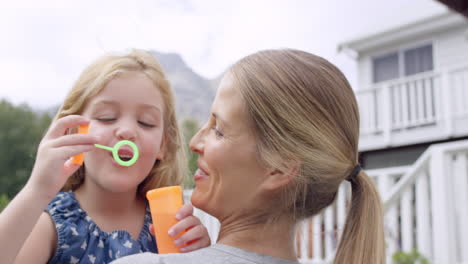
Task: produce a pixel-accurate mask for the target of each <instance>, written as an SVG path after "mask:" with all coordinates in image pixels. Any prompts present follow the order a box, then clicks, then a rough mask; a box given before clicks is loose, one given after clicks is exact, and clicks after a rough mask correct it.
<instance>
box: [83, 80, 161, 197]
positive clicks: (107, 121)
mask: <svg viewBox="0 0 468 264" xmlns="http://www.w3.org/2000/svg"><path fill="white" fill-rule="evenodd" d="M163 109H164V102H163V99H162V96H161V93H160V91H159V89H158V88H157V87H155V85H154V84H153V82H152V81H151V80H150V79H149V78H148V77H146V75H144V74H143V73H139V72H128V73H124V74H122V75H119V76H117V77H116V78H114V79H113V80H111V81H110V82H109V83H108V84H107V85H106V86H105V87H104V89H103V90H102V91H101V92H100V93H99V94H98V95H97V96H95V97H93V98H92V99H91V100H90V101H89V102H88V104H87V105H86V107H85V109H84V111H83V116H86V117H88V118H89V119H91V123H90V127H89V131H90V133H92V134H94V135H99V136H100V138H101V142H100V144H101V145H105V146H109V147H113V146H114V145H115V144H116V143H117V142H119V141H121V140H130V141H132V142H134V143H135V144H136V145H137V146H138V149H139V152H140V157H139V159H138V160H137V161H136V163H135V164H134V165H132V166H129V167H125V166H122V165H119V164H118V163H117V162H116V161H115V160H114V158H113V156H112V153H111V152H110V151H107V150H103V149H98V148H96V149H95V150H93V151H91V152H89V153H87V154H86V156H85V166H86V179H85V181H86V184H89V183H92V184H95V185H97V186H100V188H102V189H106V190H109V191H113V192H123V191H132V190H135V188H136V187H137V186H138V184H140V183H141V182H142V181H143V180H144V179H145V178H146V176H147V175H148V174H149V172H150V170H151V169H152V168H153V166H154V163H155V161H156V159H160V158H162V156H163V150H162V149H161V145H162V140H163V131H164V129H163V128H164V122H163V121H164V119H163ZM133 154H134V153H133V150H132V149H131V148H130V147H129V146H128V145H124V146H123V147H121V148H120V149H119V156H120V157H121V159H123V160H126V159H129V158H131V157H132V156H133Z"/></svg>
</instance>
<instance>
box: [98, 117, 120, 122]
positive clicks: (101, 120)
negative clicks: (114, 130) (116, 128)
mask: <svg viewBox="0 0 468 264" xmlns="http://www.w3.org/2000/svg"><path fill="white" fill-rule="evenodd" d="M96 120H97V121H99V122H103V123H110V122H113V121H115V120H116V118H96Z"/></svg>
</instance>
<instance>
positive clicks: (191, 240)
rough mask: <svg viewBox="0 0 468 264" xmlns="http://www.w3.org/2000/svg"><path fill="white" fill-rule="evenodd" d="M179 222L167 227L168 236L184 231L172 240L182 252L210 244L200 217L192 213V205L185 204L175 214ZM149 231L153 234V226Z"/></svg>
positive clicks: (175, 235) (174, 235)
mask: <svg viewBox="0 0 468 264" xmlns="http://www.w3.org/2000/svg"><path fill="white" fill-rule="evenodd" d="M176 218H177V220H179V222H178V223H177V224H175V225H174V226H173V227H171V229H169V232H168V233H169V236H171V237H177V236H178V235H179V234H180V233H181V232H183V231H185V233H184V234H182V235H181V236H180V237H177V239H176V240H174V244H175V245H176V246H178V247H181V246H182V247H181V248H180V250H181V251H182V252H189V251H193V250H197V249H200V248H204V247H208V246H209V245H211V239H210V236H209V235H208V230H207V229H206V227H205V226H204V225H202V223H201V221H200V219H198V217H196V216H194V215H193V206H192V205H191V204H185V205H184V206H182V208H180V210H179V211H178V212H177V214H176ZM149 229H150V232H151V234H153V235H154V227H153V225H150V228H149Z"/></svg>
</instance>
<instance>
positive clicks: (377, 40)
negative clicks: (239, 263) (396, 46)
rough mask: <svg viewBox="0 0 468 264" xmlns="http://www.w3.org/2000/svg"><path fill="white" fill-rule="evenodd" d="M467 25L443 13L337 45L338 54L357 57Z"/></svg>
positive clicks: (459, 19)
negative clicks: (377, 49) (375, 49)
mask: <svg viewBox="0 0 468 264" xmlns="http://www.w3.org/2000/svg"><path fill="white" fill-rule="evenodd" d="M462 25H467V26H468V20H467V19H466V18H465V17H463V16H462V15H459V14H456V13H453V12H449V11H447V12H444V13H442V14H438V15H435V16H431V17H429V18H425V19H423V20H419V21H415V22H411V23H408V24H405V25H401V26H398V27H396V28H392V29H390V30H386V31H383V32H379V33H376V34H372V35H368V36H364V37H361V38H358V39H354V40H351V41H347V42H344V43H341V44H339V45H338V52H340V51H346V52H349V53H353V54H355V56H356V55H359V54H360V53H362V52H365V51H368V50H371V49H374V48H378V47H381V46H384V45H391V44H392V43H398V42H401V41H404V40H406V39H410V38H414V37H416V36H424V35H430V34H434V33H436V32H440V31H443V30H447V29H449V28H453V27H457V26H462Z"/></svg>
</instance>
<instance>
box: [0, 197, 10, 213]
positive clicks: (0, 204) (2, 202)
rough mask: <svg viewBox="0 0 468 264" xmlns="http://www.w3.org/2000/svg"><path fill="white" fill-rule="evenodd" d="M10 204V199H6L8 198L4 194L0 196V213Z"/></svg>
mask: <svg viewBox="0 0 468 264" xmlns="http://www.w3.org/2000/svg"><path fill="white" fill-rule="evenodd" d="M9 202H10V199H8V196H7V195H6V194H4V193H3V194H0V212H2V211H3V209H4V208H5V207H6V206H7V205H8V203H9Z"/></svg>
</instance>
